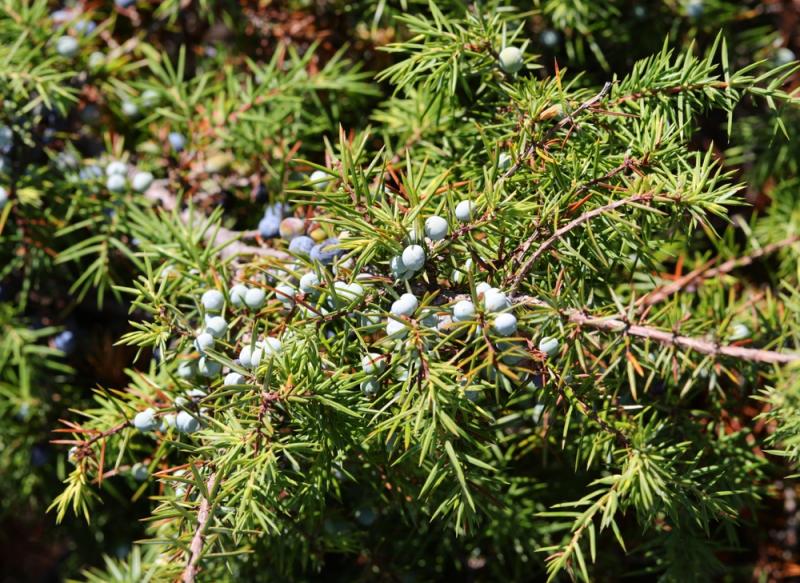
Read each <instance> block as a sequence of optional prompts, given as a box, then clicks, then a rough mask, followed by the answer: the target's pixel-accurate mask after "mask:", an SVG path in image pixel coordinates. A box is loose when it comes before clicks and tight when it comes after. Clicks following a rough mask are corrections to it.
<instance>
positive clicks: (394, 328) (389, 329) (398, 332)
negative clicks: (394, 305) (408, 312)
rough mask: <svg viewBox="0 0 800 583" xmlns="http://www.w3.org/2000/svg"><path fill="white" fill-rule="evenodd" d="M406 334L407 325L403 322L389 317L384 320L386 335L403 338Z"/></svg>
mask: <svg viewBox="0 0 800 583" xmlns="http://www.w3.org/2000/svg"><path fill="white" fill-rule="evenodd" d="M407 334H408V327H407V326H406V325H405V323H404V322H401V321H400V320H395V319H394V318H389V320H388V321H387V322H386V335H387V336H389V337H391V338H405V336H406V335H407Z"/></svg>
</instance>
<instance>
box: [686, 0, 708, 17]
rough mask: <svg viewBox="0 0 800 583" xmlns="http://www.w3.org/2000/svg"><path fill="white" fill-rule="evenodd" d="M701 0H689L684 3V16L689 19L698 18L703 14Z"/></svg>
mask: <svg viewBox="0 0 800 583" xmlns="http://www.w3.org/2000/svg"><path fill="white" fill-rule="evenodd" d="M703 11H704V7H703V0H689V3H688V4H687V5H686V16H688V17H689V18H691V19H694V20H696V19H698V18H700V17H701V16H703Z"/></svg>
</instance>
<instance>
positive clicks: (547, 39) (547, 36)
mask: <svg viewBox="0 0 800 583" xmlns="http://www.w3.org/2000/svg"><path fill="white" fill-rule="evenodd" d="M559 39H560V36H559V34H558V32H556V31H555V30H553V29H552V28H546V29H544V30H543V31H542V33H541V34H540V35H539V41H540V42H541V43H542V45H544V46H546V47H549V48H553V47H556V46H558V41H559Z"/></svg>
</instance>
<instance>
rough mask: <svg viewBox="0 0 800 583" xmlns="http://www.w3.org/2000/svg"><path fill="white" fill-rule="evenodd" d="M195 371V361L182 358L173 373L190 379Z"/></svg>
mask: <svg viewBox="0 0 800 583" xmlns="http://www.w3.org/2000/svg"><path fill="white" fill-rule="evenodd" d="M195 373H196V369H195V362H194V361H193V360H184V361H181V363H180V364H179V365H178V370H177V372H176V373H175V374H177V375H178V376H179V377H180V378H182V379H190V378H192V377H193V376H194V375H195Z"/></svg>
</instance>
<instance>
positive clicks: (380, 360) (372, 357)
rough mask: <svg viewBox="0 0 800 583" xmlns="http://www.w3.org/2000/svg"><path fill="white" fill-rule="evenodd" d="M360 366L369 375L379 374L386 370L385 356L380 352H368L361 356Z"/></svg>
mask: <svg viewBox="0 0 800 583" xmlns="http://www.w3.org/2000/svg"><path fill="white" fill-rule="evenodd" d="M361 368H362V370H363V371H364V372H365V373H367V374H370V375H373V374H380V373H382V372H383V371H384V370H386V358H385V357H384V356H383V355H382V354H378V353H376V352H369V353H367V354H365V355H364V356H363V357H362V358H361Z"/></svg>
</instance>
